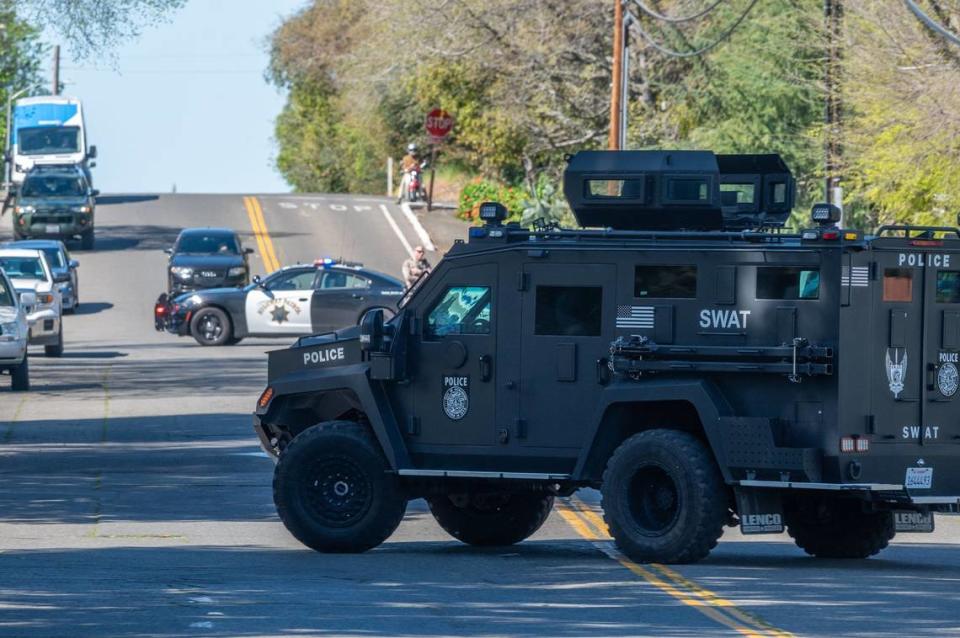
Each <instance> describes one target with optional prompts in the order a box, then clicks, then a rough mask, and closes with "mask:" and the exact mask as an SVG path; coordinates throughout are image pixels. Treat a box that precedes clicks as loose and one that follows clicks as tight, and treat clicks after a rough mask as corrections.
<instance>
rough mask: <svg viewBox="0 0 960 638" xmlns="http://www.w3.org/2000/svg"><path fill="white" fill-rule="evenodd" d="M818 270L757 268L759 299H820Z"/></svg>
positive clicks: (776, 267) (789, 267) (784, 267)
mask: <svg viewBox="0 0 960 638" xmlns="http://www.w3.org/2000/svg"><path fill="white" fill-rule="evenodd" d="M819 298H820V271H819V270H817V269H816V268H804V267H794V266H770V267H760V268H757V299H788V300H789V299H819Z"/></svg>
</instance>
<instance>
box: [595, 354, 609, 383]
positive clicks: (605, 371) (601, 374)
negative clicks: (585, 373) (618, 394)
mask: <svg viewBox="0 0 960 638" xmlns="http://www.w3.org/2000/svg"><path fill="white" fill-rule="evenodd" d="M609 363H610V362H609V361H607V359H606V357H601V358H599V359H597V383H599V384H600V385H607V384H608V383H610V365H609Z"/></svg>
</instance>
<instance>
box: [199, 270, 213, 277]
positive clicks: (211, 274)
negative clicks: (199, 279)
mask: <svg viewBox="0 0 960 638" xmlns="http://www.w3.org/2000/svg"><path fill="white" fill-rule="evenodd" d="M200 275H201V276H203V277H206V278H207V279H213V278H214V277H216V276H217V273H215V272H212V271H210V270H204V271H202V272H201V273H200Z"/></svg>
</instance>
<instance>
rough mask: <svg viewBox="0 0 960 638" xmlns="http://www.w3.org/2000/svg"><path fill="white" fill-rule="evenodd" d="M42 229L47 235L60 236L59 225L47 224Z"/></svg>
mask: <svg viewBox="0 0 960 638" xmlns="http://www.w3.org/2000/svg"><path fill="white" fill-rule="evenodd" d="M44 228H45V229H46V232H47V234H48V235H58V234H60V224H47V225H46V226H45V227H44Z"/></svg>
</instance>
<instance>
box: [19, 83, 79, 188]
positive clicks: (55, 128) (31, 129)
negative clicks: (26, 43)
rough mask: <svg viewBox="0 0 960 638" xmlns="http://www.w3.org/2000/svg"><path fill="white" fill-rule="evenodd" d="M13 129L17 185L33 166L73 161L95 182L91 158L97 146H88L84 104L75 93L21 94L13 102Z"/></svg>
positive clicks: (70, 162) (73, 163) (72, 162)
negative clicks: (68, 94)
mask: <svg viewBox="0 0 960 638" xmlns="http://www.w3.org/2000/svg"><path fill="white" fill-rule="evenodd" d="M12 119H13V125H12V127H11V131H10V148H9V152H10V162H11V167H10V169H11V172H10V177H11V181H12V182H13V185H14V188H17V187H19V185H20V184H22V183H23V180H24V177H26V174H27V172H29V171H30V169H32V168H33V167H34V166H38V165H51V164H72V165H75V166H78V167H79V168H80V169H81V170H83V172H84V173H86V176H87V182H88V183H91V184H92V182H93V180H92V176H91V175H90V168H92V167H93V164H92V163H91V162H90V160H92V159H94V158H95V157H96V156H97V147H96V146H89V147H88V146H87V129H86V124H85V123H84V119H83V105H82V104H81V102H80V100H79V99H77V98H74V97H65V96H60V95H47V96H38V97H27V98H21V99H19V100H17V101H16V102H15V103H14V106H13V118H12Z"/></svg>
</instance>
